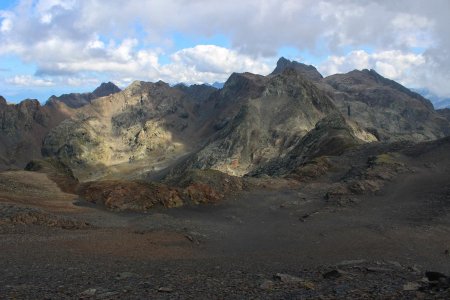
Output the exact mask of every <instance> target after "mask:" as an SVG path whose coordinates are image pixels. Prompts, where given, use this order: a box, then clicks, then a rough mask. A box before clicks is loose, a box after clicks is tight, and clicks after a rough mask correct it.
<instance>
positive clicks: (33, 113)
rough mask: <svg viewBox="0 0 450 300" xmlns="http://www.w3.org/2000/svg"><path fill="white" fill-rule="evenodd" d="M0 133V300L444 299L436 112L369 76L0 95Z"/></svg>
mask: <svg viewBox="0 0 450 300" xmlns="http://www.w3.org/2000/svg"><path fill="white" fill-rule="evenodd" d="M217 86H218V85H217ZM0 126H1V127H0V145H1V147H0V239H1V246H0V252H1V253H2V254H3V255H2V257H1V258H0V261H1V264H2V266H3V272H2V275H0V298H2V297H3V296H4V297H5V298H7V299H8V298H33V297H37V298H92V299H122V298H135V299H138V298H155V299H159V298H161V299H165V298H171V299H172V298H173V299H175V298H177V299H179V298H182V299H185V298H193V299H198V298H211V297H212V298H233V299H234V298H235V299H239V298H258V299H266V298H267V299H269V298H270V299H274V298H277V299H280V298H282V299H285V298H286V299H300V298H302V299H303V298H315V299H318V298H320V299H335V298H355V299H371V298H383V299H386V298H390V299H393V298H394V299H413V298H418V299H423V298H426V299H428V298H442V299H445V298H447V297H450V277H447V275H446V274H450V256H449V250H450V234H449V233H450V184H449V183H450V137H449V136H450V113H449V109H438V110H435V109H434V107H433V104H432V103H431V102H430V101H429V100H427V99H426V98H424V97H422V96H421V95H419V94H417V93H415V92H413V91H411V90H409V89H407V88H405V87H404V86H402V85H400V84H399V83H397V82H395V81H392V80H390V79H388V78H385V77H383V76H381V75H380V74H378V73H377V72H376V71H375V70H354V71H351V72H349V73H346V74H335V75H331V76H328V77H323V76H322V75H321V74H320V73H319V72H318V71H317V69H316V68H315V67H314V66H310V65H305V64H302V63H299V62H295V61H290V60H287V59H286V58H283V57H282V58H280V59H279V61H278V63H277V66H276V67H275V69H274V71H273V72H272V73H270V74H269V75H266V76H263V75H258V74H252V73H233V74H232V75H231V76H230V77H229V78H228V80H227V81H226V82H225V83H224V85H223V87H220V86H219V88H216V87H214V86H210V85H206V84H201V85H200V84H197V85H190V86H187V85H184V84H178V85H169V84H168V83H165V82H163V81H158V82H144V81H134V82H133V83H132V84H130V85H129V86H128V87H126V88H125V89H123V90H121V89H120V88H118V87H117V86H115V85H114V84H113V83H110V82H109V83H104V84H102V85H101V86H99V87H98V88H97V89H96V90H94V91H93V92H92V93H85V94H65V95H62V96H60V97H56V96H52V97H51V98H50V99H49V100H48V101H47V103H46V104H44V105H41V104H40V103H39V102H38V101H37V100H24V101H23V102H21V103H19V104H7V102H6V100H5V99H4V98H3V97H0ZM31 271H32V273H33V274H31ZM436 274H438V275H436ZM433 276H434V277H433ZM436 276H437V277H438V278H437V279H436V278H435V277H436Z"/></svg>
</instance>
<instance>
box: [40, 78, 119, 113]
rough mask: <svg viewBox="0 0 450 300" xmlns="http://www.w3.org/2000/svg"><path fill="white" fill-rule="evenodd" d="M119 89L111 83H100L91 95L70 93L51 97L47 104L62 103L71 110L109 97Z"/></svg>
mask: <svg viewBox="0 0 450 300" xmlns="http://www.w3.org/2000/svg"><path fill="white" fill-rule="evenodd" d="M120 91H121V89H120V88H119V87H117V86H116V85H115V84H114V83H112V82H107V83H102V84H101V85H100V86H99V87H97V88H96V89H95V90H94V91H93V92H92V93H70V94H63V95H61V96H59V97H57V96H54V95H53V96H51V97H50V98H49V99H48V101H47V103H48V104H51V103H52V102H62V103H64V104H66V105H67V106H69V107H71V108H80V107H82V106H85V105H87V104H89V103H91V102H92V100H94V99H97V98H100V97H105V96H109V95H112V94H115V93H118V92H120Z"/></svg>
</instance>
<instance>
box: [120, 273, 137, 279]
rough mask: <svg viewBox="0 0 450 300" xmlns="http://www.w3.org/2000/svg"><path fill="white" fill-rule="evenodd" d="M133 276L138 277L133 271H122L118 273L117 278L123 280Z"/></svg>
mask: <svg viewBox="0 0 450 300" xmlns="http://www.w3.org/2000/svg"><path fill="white" fill-rule="evenodd" d="M131 277H136V274H134V273H131V272H122V273H120V274H117V276H116V280H123V279H127V278H131Z"/></svg>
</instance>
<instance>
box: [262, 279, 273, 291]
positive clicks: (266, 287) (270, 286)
mask: <svg viewBox="0 0 450 300" xmlns="http://www.w3.org/2000/svg"><path fill="white" fill-rule="evenodd" d="M274 285H275V284H274V282H273V281H272V280H264V282H263V283H261V285H260V286H259V287H260V288H261V289H263V290H271V289H273V287H274Z"/></svg>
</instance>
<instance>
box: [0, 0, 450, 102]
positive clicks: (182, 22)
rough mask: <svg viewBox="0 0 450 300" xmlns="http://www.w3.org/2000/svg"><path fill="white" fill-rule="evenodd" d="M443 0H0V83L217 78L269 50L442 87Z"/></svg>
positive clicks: (51, 87)
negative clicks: (373, 70)
mask: <svg viewBox="0 0 450 300" xmlns="http://www.w3.org/2000/svg"><path fill="white" fill-rule="evenodd" d="M449 12H450V1H449V0H427V1H425V0H396V1H390V0H322V1H321V0H285V1H282V0H228V1H223V0H220V1H218V0H127V1H119V0H108V1H106V0H0V95H2V96H4V97H5V98H6V99H7V100H8V101H10V102H17V101H20V100H23V99H25V98H37V99H39V100H40V101H41V102H45V101H46V100H47V99H48V98H49V97H50V96H51V95H60V94H62V93H68V92H86V91H92V90H93V89H94V88H95V87H96V86H98V85H99V84H100V83H101V82H106V81H112V82H114V83H116V84H117V85H118V86H119V87H121V88H124V87H126V86H127V85H129V84H130V83H131V82H132V81H134V80H144V81H158V80H163V81H165V82H168V83H171V84H175V83H179V82H184V83H187V84H193V83H214V82H216V81H217V82H224V81H225V80H226V79H227V78H228V77H229V75H230V74H231V73H232V72H246V71H248V72H252V73H258V74H262V75H266V74H269V73H270V72H271V71H272V70H273V69H274V67H275V65H276V61H277V60H278V58H279V57H280V56H284V57H286V58H288V59H291V60H297V61H299V62H302V63H306V64H312V65H314V66H316V67H317V68H318V70H319V71H320V72H321V73H322V74H323V75H324V76H328V75H331V74H335V73H345V72H349V71H351V70H353V69H364V68H369V69H375V70H376V71H377V72H378V73H380V74H381V75H383V76H386V77H388V78H391V79H393V80H396V81H399V82H400V83H402V84H404V85H405V86H407V87H410V88H417V89H419V88H420V89H426V90H428V91H429V92H430V93H432V94H434V95H437V96H438V97H450V18H449V16H448V14H449Z"/></svg>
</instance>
